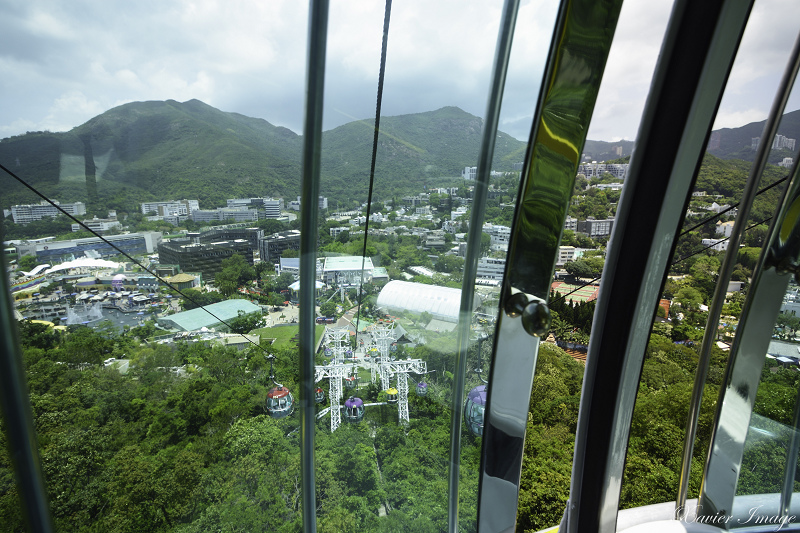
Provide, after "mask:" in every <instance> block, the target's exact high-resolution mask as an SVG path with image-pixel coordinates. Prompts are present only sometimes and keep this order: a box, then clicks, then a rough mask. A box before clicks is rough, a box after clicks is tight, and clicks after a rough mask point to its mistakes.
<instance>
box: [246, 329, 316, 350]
mask: <svg viewBox="0 0 800 533" xmlns="http://www.w3.org/2000/svg"><path fill="white" fill-rule="evenodd" d="M315 330H316V331H315V332H314V340H315V343H314V345H315V346H316V344H317V343H319V340H320V338H322V335H323V333H325V326H322V325H318V326H315ZM299 331H300V326H277V327H272V328H259V329H254V330H253V331H251V332H250V333H251V334H253V335H260V336H261V338H262V339H275V343H274V344H273V346H275V347H286V346H289V347H292V346H295V344H294V336H295V335H297V333H298V332H299Z"/></svg>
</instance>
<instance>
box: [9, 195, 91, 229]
mask: <svg viewBox="0 0 800 533" xmlns="http://www.w3.org/2000/svg"><path fill="white" fill-rule="evenodd" d="M53 203H55V204H56V205H57V206H59V207H60V208H61V209H63V210H64V211H66V212H67V213H69V214H70V215H72V216H77V215H85V214H86V204H85V203H83V202H74V203H71V204H62V203H59V202H57V201H54V202H53ZM61 214H62V213H61V211H59V210H58V209H56V208H55V207H54V206H53V205H51V204H50V203H49V202H45V201H44V200H43V201H42V202H41V203H39V204H26V205H12V206H11V216H12V217H13V218H14V224H30V223H31V222H33V221H34V220H42V219H43V218H47V217H50V218H52V217H57V216H58V215H61Z"/></svg>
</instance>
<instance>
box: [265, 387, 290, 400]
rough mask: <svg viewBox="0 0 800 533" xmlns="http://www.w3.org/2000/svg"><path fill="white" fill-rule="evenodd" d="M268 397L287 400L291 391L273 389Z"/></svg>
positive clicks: (283, 388)
mask: <svg viewBox="0 0 800 533" xmlns="http://www.w3.org/2000/svg"><path fill="white" fill-rule="evenodd" d="M267 396H268V397H269V398H275V399H277V398H285V397H286V396H289V389H287V388H286V387H273V388H272V389H270V391H269V392H268V393H267Z"/></svg>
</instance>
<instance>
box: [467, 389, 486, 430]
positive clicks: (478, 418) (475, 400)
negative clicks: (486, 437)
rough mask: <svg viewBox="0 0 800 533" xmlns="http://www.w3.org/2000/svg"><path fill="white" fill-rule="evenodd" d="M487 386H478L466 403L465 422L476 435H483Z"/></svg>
mask: <svg viewBox="0 0 800 533" xmlns="http://www.w3.org/2000/svg"><path fill="white" fill-rule="evenodd" d="M486 396H487V391H486V385H478V386H477V387H475V388H474V389H472V390H471V391H469V394H468V395H467V400H466V401H465V402H464V422H466V423H467V427H468V428H469V430H470V431H471V432H472V433H473V434H474V435H483V414H484V411H485V410H486Z"/></svg>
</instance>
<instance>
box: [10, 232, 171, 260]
mask: <svg viewBox="0 0 800 533" xmlns="http://www.w3.org/2000/svg"><path fill="white" fill-rule="evenodd" d="M104 239H105V240H103V239H101V238H100V237H86V238H83V239H71V240H68V241H47V242H26V243H22V244H19V245H18V246H17V251H18V253H19V254H20V256H22V255H35V256H36V260H37V261H39V262H40V263H62V262H64V261H72V260H73V259H77V258H80V257H84V256H91V257H96V258H104V259H105V258H109V257H116V256H118V255H119V254H120V253H119V251H117V248H119V249H120V250H122V251H124V252H125V253H126V254H129V255H142V254H152V253H153V252H155V251H156V250H157V249H158V245H159V243H160V242H161V233H159V232H157V231H150V232H144V233H125V234H123V235H109V236H106V237H104ZM109 243H111V244H109ZM112 244H113V246H112Z"/></svg>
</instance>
